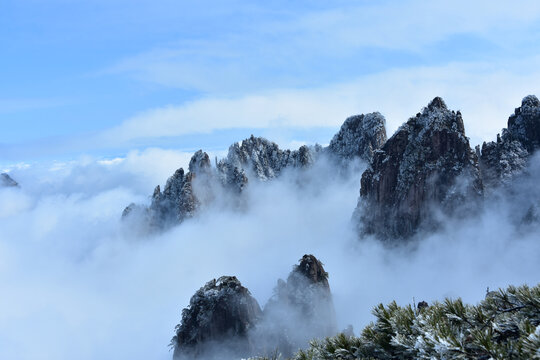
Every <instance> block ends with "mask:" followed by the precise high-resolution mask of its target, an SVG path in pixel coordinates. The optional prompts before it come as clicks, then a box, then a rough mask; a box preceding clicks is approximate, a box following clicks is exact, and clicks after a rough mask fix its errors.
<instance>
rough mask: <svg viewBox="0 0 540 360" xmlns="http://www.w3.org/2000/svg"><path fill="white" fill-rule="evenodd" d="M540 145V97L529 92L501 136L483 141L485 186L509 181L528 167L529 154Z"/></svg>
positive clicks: (482, 159)
mask: <svg viewBox="0 0 540 360" xmlns="http://www.w3.org/2000/svg"><path fill="white" fill-rule="evenodd" d="M539 147H540V101H539V100H538V98H537V97H536V96H534V95H529V96H526V97H525V98H523V100H522V102H521V107H518V108H516V109H515V111H514V114H512V115H511V116H510V118H509V119H508V127H507V128H506V129H503V131H502V136H501V135H497V140H496V141H492V142H488V143H486V142H484V143H483V145H482V149H481V153H480V169H481V171H482V178H483V180H484V183H485V184H486V186H487V187H488V188H495V187H497V186H500V185H509V184H510V183H511V181H512V179H514V178H515V177H516V176H517V175H519V174H521V173H522V172H523V170H524V169H525V168H526V167H527V162H528V160H529V158H530V156H531V155H532V154H533V153H534V152H535V151H536V150H537V149H538V148H539ZM477 151H479V149H477Z"/></svg>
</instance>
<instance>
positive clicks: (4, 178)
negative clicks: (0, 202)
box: [0, 173, 19, 187]
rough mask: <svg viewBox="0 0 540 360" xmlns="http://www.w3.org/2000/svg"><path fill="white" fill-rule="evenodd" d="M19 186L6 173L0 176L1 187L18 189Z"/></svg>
mask: <svg viewBox="0 0 540 360" xmlns="http://www.w3.org/2000/svg"><path fill="white" fill-rule="evenodd" d="M18 186H19V184H18V183H17V182H16V181H15V180H13V179H12V178H11V176H9V175H8V174H6V173H2V174H0V187H18Z"/></svg>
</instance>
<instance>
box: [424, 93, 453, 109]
mask: <svg viewBox="0 0 540 360" xmlns="http://www.w3.org/2000/svg"><path fill="white" fill-rule="evenodd" d="M427 107H428V109H429V110H431V111H433V110H434V109H441V110H447V109H448V108H447V107H446V103H445V102H444V100H443V99H442V98H441V97H439V96H436V97H435V98H433V100H431V102H430V103H429V104H428V106H427Z"/></svg>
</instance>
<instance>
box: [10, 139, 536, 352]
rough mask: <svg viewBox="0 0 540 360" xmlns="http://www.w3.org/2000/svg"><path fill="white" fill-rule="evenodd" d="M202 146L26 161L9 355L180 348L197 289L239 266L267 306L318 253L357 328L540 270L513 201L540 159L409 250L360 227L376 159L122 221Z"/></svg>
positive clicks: (343, 322)
mask: <svg viewBox="0 0 540 360" xmlns="http://www.w3.org/2000/svg"><path fill="white" fill-rule="evenodd" d="M190 155H191V154H187V153H182V152H179V151H173V150H164V149H157V148H156V149H147V150H144V151H134V152H131V153H129V154H128V155H127V156H125V157H121V158H115V159H106V160H103V159H93V158H81V159H78V160H75V161H72V162H67V163H45V162H44V163H34V164H30V165H24V166H17V167H13V168H12V169H11V172H10V175H11V176H12V177H13V178H14V179H15V180H16V181H18V182H19V184H20V188H5V189H0V358H3V359H32V360H36V359H73V358H77V359H115V360H116V359H171V358H172V352H171V351H170V349H169V347H168V344H169V341H170V339H171V338H172V336H173V335H174V327H175V325H176V324H178V322H179V321H180V316H181V310H182V308H184V307H186V306H187V305H188V304H189V299H190V297H191V296H192V295H193V293H194V292H195V291H196V290H197V289H198V288H200V287H201V286H203V285H204V284H205V283H206V282H207V281H209V280H211V279H213V278H217V277H219V276H221V275H235V276H237V277H238V279H239V280H240V281H241V282H242V284H243V285H244V286H246V287H247V288H249V289H250V291H251V293H252V295H253V296H254V297H255V298H256V299H257V300H258V301H259V303H260V304H261V306H262V305H264V304H265V303H266V301H267V300H268V298H270V296H271V295H272V289H273V288H274V286H275V285H276V281H277V279H278V278H286V276H287V275H288V273H289V272H290V271H291V269H292V266H293V265H294V264H296V263H297V262H298V260H299V259H300V258H301V257H302V255H304V254H314V255H315V256H317V257H318V258H319V259H320V260H321V261H322V262H323V263H324V264H325V269H326V270H327V271H328V272H329V275H330V277H329V281H330V286H331V289H332V292H333V295H334V302H335V306H336V312H337V317H338V326H339V328H345V327H346V326H347V325H348V324H352V325H353V326H354V328H355V331H356V333H358V332H359V331H360V330H361V328H362V327H363V326H365V325H366V324H367V323H369V322H370V321H372V320H373V317H372V315H371V309H372V308H373V306H375V305H376V304H378V303H381V302H382V303H388V302H390V301H392V300H396V301H397V302H398V303H399V304H401V305H405V304H408V303H412V301H413V298H414V299H415V300H416V301H417V302H418V301H421V300H425V301H428V302H432V301H435V300H442V299H443V298H444V297H447V296H449V297H454V298H455V297H462V298H463V299H464V300H465V301H466V302H472V303H475V302H478V301H480V300H481V299H483V297H484V295H485V292H486V289H487V287H489V288H490V290H493V289H497V288H498V287H506V286H507V285H509V284H514V285H521V284H530V285H535V284H536V283H537V282H538V274H539V270H540V263H539V262H538V257H539V255H540V241H538V239H539V234H540V228H539V227H538V225H537V224H532V225H527V226H517V225H516V224H517V223H518V222H519V221H516V219H515V216H514V214H515V213H516V209H519V208H520V207H524V206H528V205H526V204H529V202H530V199H531V198H532V199H536V201H538V200H539V199H540V189H539V188H538V185H537V182H535V181H534V180H535V179H538V176H539V175H540V159H539V158H535V159H533V166H532V167H531V169H530V172H529V173H530V174H529V176H528V177H525V178H524V179H523V180H522V181H520V182H519V185H517V186H516V189H517V190H515V191H514V192H513V193H512V195H511V196H507V195H505V194H506V193H505V192H503V191H500V192H496V193H495V194H493V196H492V198H491V199H490V200H488V201H487V202H486V204H485V206H484V207H483V208H482V210H481V211H480V212H479V213H478V214H471V216H470V217H467V218H466V220H460V221H453V220H449V221H448V222H447V223H446V224H445V227H444V228H443V229H442V230H441V231H440V232H438V233H436V234H431V235H425V236H420V239H419V240H418V241H417V242H414V243H413V244H411V245H409V246H400V247H397V248H388V247H384V246H382V245H381V244H380V243H379V242H377V241H374V240H372V239H364V240H362V241H360V240H359V239H358V236H357V235H356V233H355V231H354V226H353V224H351V216H352V213H353V210H354V208H355V207H356V205H357V202H358V195H359V183H360V177H361V173H362V170H363V169H364V168H365V166H366V165H365V164H356V166H352V167H351V168H350V169H349V170H347V171H343V172H341V173H340V172H336V171H335V168H333V167H331V166H329V165H328V164H326V163H325V162H324V161H321V162H320V163H318V164H317V165H316V166H315V167H314V168H312V169H310V170H308V171H307V172H305V173H303V174H301V175H298V174H284V176H282V177H280V178H279V179H278V180H274V181H270V182H266V183H257V182H256V181H251V182H250V184H249V186H248V188H247V191H246V194H245V195H246V202H245V205H246V206H244V207H241V208H238V207H235V208H227V207H226V206H225V207H224V206H223V204H220V205H219V206H217V205H216V206H210V207H208V208H206V209H205V211H204V212H202V213H200V214H199V215H197V216H196V217H195V218H193V219H190V220H188V221H185V222H184V223H183V224H181V225H180V226H177V227H174V228H172V229H170V230H168V231H165V232H162V233H154V234H148V233H141V232H140V231H139V229H137V228H136V227H132V226H129V225H126V223H123V222H122V221H121V213H122V210H123V209H124V207H125V206H127V205H128V204H129V203H131V202H136V203H143V204H144V203H148V202H149V195H150V194H151V193H152V191H153V188H154V187H155V185H157V184H161V185H162V186H163V184H164V183H165V181H166V179H167V177H168V176H170V175H172V173H173V172H174V170H176V169H177V168H178V167H184V168H186V167H187V164H188V162H189V158H190ZM214 155H217V156H222V155H223V153H217V154H211V158H213V156H214Z"/></svg>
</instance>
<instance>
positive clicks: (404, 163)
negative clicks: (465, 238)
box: [123, 95, 540, 243]
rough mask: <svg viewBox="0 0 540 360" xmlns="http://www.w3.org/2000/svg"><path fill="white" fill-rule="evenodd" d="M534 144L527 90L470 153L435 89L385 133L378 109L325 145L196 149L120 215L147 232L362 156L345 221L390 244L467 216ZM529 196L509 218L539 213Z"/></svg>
mask: <svg viewBox="0 0 540 360" xmlns="http://www.w3.org/2000/svg"><path fill="white" fill-rule="evenodd" d="M539 147H540V101H539V100H538V99H537V98H536V97H535V96H533V95H530V96H527V97H525V98H524V99H523V101H522V104H521V106H520V107H519V108H517V109H515V112H514V114H512V115H511V116H510V118H509V119H508V127H507V129H504V130H503V132H502V136H497V140H496V141H494V142H489V143H484V144H483V146H482V147H481V148H480V147H477V148H476V151H473V150H472V149H471V146H470V143H469V139H468V138H467V137H466V134H465V126H464V122H463V119H462V116H461V113H460V112H459V111H457V112H456V111H453V110H450V109H448V108H447V106H446V104H445V103H444V101H443V100H442V99H441V98H439V97H436V98H434V99H433V100H432V101H431V102H430V103H429V104H428V106H427V107H425V108H424V109H423V110H422V112H420V113H418V114H417V115H416V116H415V117H412V118H410V119H409V120H408V121H407V122H406V123H404V124H403V125H402V126H401V127H400V128H399V129H398V130H397V131H396V133H395V134H394V135H393V136H392V137H390V138H389V139H387V137H386V129H385V119H384V117H383V116H382V115H381V114H380V113H378V112H375V113H369V114H365V115H356V116H351V117H349V118H347V119H346V120H345V122H344V123H343V125H342V126H341V128H340V130H339V131H338V132H337V133H336V134H335V135H334V137H333V138H332V139H331V141H330V144H329V146H328V147H325V148H323V147H321V146H319V145H315V146H302V147H300V148H299V149H297V150H283V149H280V148H279V146H278V145H277V144H275V143H273V142H271V141H268V140H266V139H264V138H260V137H254V136H251V137H250V138H248V139H245V140H244V141H242V142H240V143H235V144H233V145H232V146H230V148H229V152H228V154H227V156H226V157H225V158H224V159H221V160H219V161H218V160H217V159H216V161H215V166H212V164H211V162H210V159H209V157H208V155H207V154H206V153H204V152H203V151H202V150H199V151H198V152H197V153H195V155H193V158H192V159H191V161H190V165H189V171H188V172H187V173H186V172H185V171H184V170H183V169H181V168H180V169H178V170H177V171H176V172H175V174H174V175H173V176H172V177H170V178H169V179H168V180H167V183H166V185H165V188H164V189H163V191H161V189H160V187H159V186H157V187H156V189H155V191H154V194H153V196H152V198H151V204H150V205H149V206H143V205H135V204H131V205H130V206H128V207H127V208H126V209H125V210H124V213H123V218H132V219H135V220H134V221H136V222H139V223H141V224H142V226H143V227H147V228H149V229H151V230H156V229H166V228H167V227H169V226H172V225H175V224H178V223H181V222H182V221H184V220H185V219H187V218H190V217H192V216H194V215H195V214H197V213H199V212H201V211H203V209H204V208H205V207H207V206H208V205H210V204H212V203H214V202H215V201H216V200H220V201H222V202H224V203H226V204H227V205H228V206H230V207H232V208H236V207H239V206H242V203H243V195H242V194H243V193H244V190H245V188H246V187H247V186H249V183H250V182H267V181H272V180H273V179H276V178H279V177H280V176H282V174H283V173H285V172H290V173H291V174H293V173H294V174H302V173H303V172H302V171H303V170H306V169H308V168H310V167H313V166H314V165H315V164H317V162H319V161H326V162H328V163H329V164H331V166H330V167H328V168H327V170H326V171H329V172H333V173H336V174H339V173H340V172H341V170H342V169H343V168H347V167H348V166H350V165H351V164H353V163H354V162H355V161H363V162H364V163H367V164H368V167H367V170H366V171H365V172H364V173H363V174H362V176H361V181H360V197H359V201H358V205H357V207H356V209H355V210H354V214H353V222H354V223H355V224H354V225H355V226H356V227H357V229H358V231H359V233H360V236H363V235H370V236H375V237H376V238H378V239H381V240H387V241H388V243H399V242H400V241H401V240H406V239H410V238H412V237H414V236H415V235H416V234H418V233H419V232H421V231H428V232H429V231H434V230H435V229H438V228H440V225H441V223H442V222H443V220H444V221H446V220H447V219H449V218H452V219H458V218H460V217H463V218H470V217H472V216H474V215H475V213H477V212H478V211H477V210H478V207H479V206H481V205H482V202H483V201H484V200H485V198H486V196H487V197H488V198H489V196H490V195H491V194H493V193H497V192H498V190H499V189H500V187H501V186H505V187H506V190H505V191H511V188H512V187H515V186H517V185H516V184H515V181H514V180H515V179H517V178H519V177H520V176H522V175H523V174H526V173H527V168H528V166H529V163H530V159H531V157H532V155H533V153H534V152H535V151H536V150H537V149H538V148H539ZM304 180H305V179H303V180H300V181H299V183H302V181H304ZM533 200H534V199H533ZM537 200H538V201H529V202H530V204H529V205H528V206H527V208H526V209H525V210H526V213H525V212H524V213H523V214H521V215H520V220H519V221H518V222H530V221H536V220H535V219H536V218H539V217H540V215H538V213H539V211H538V207H539V204H540V199H537ZM531 219H532V220H531Z"/></svg>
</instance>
